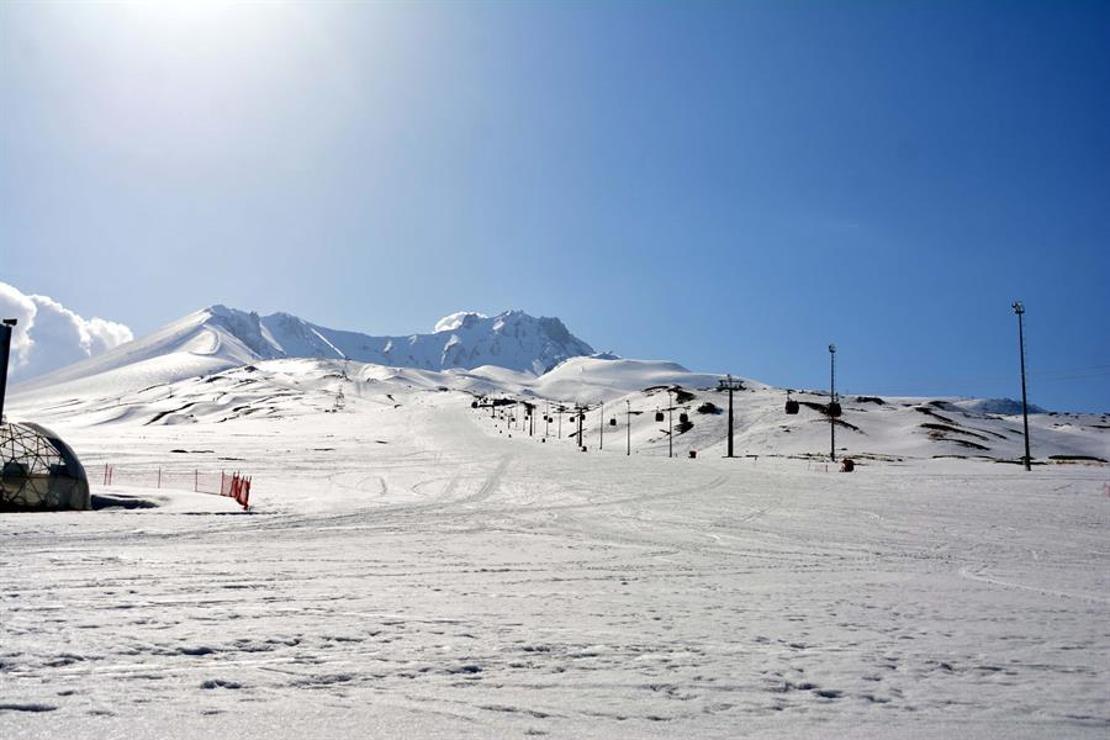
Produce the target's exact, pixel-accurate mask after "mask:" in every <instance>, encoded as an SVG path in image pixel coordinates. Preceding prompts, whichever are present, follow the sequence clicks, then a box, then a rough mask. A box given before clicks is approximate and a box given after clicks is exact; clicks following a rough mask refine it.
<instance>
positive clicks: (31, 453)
mask: <svg viewBox="0 0 1110 740" xmlns="http://www.w3.org/2000/svg"><path fill="white" fill-rule="evenodd" d="M88 508H90V501H89V481H88V479H87V478H86V476H85V468H84V467H82V465H81V461H80V460H78V459H77V455H76V454H74V452H73V449H72V448H71V447H70V446H69V445H67V444H66V443H65V442H63V441H62V439H61V438H60V437H59V436H58V435H57V434H55V433H54V432H52V431H50V430H49V429H47V428H45V427H42V426H39V425H38V424H31V423H28V422H21V423H18V424H12V423H3V424H0V512H4V511H58V510H64V509H88Z"/></svg>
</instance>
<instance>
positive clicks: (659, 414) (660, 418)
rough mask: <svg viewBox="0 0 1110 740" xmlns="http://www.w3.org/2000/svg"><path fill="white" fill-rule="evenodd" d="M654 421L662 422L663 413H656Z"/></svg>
mask: <svg viewBox="0 0 1110 740" xmlns="http://www.w3.org/2000/svg"><path fill="white" fill-rule="evenodd" d="M655 420H656V421H663V412H662V411H656V412H655Z"/></svg>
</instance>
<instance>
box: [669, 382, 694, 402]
mask: <svg viewBox="0 0 1110 740" xmlns="http://www.w3.org/2000/svg"><path fill="white" fill-rule="evenodd" d="M674 400H675V402H677V403H689V402H690V401H693V400H694V394H693V393H691V392H690V391H684V390H682V387H681V386H677V385H676V386H675V387H674Z"/></svg>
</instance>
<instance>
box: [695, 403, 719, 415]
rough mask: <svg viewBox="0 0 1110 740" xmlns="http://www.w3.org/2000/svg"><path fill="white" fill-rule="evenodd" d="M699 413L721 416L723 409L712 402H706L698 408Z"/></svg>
mask: <svg viewBox="0 0 1110 740" xmlns="http://www.w3.org/2000/svg"><path fill="white" fill-rule="evenodd" d="M698 413H699V414H720V413H722V412H721V407H720V406H718V405H717V404H715V403H713V402H712V401H706V402H705V403H703V404H702V405H701V406H698Z"/></svg>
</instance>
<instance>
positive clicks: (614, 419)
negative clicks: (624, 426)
mask: <svg viewBox="0 0 1110 740" xmlns="http://www.w3.org/2000/svg"><path fill="white" fill-rule="evenodd" d="M616 425H617V417H615V416H614V417H611V418H610V419H609V426H611V427H615V426H616Z"/></svg>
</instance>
